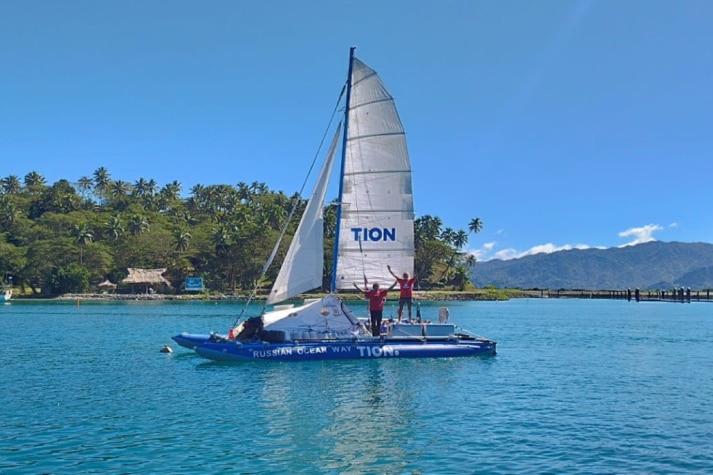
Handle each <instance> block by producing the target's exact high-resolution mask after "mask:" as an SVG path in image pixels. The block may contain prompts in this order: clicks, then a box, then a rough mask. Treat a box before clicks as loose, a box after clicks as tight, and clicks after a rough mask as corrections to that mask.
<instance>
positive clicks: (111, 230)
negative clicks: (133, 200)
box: [104, 214, 124, 240]
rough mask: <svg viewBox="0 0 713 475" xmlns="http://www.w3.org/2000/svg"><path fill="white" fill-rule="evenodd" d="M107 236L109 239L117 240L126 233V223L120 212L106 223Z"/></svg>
mask: <svg viewBox="0 0 713 475" xmlns="http://www.w3.org/2000/svg"><path fill="white" fill-rule="evenodd" d="M104 226H105V229H106V233H107V236H109V239H112V240H117V239H119V237H121V235H122V234H124V225H123V223H122V222H121V218H120V217H119V215H118V214H115V215H113V216H110V217H109V220H108V221H107V222H106V223H104Z"/></svg>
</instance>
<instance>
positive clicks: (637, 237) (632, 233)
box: [468, 223, 678, 262]
mask: <svg viewBox="0 0 713 475" xmlns="http://www.w3.org/2000/svg"><path fill="white" fill-rule="evenodd" d="M676 226H678V224H677V223H671V224H670V225H669V226H668V227H670V228H674V227H676ZM663 230H664V228H663V227H661V226H659V225H658V224H647V225H646V226H641V227H638V228H629V229H627V230H626V231H622V232H620V233H619V237H633V240H632V241H630V242H628V243H626V244H623V245H621V246H619V247H625V246H634V245H636V244H641V243H644V242H649V241H655V239H654V238H653V233H655V232H657V231H663ZM496 247H497V242H496V241H493V242H489V243H486V244H483V246H482V247H481V248H480V249H475V250H472V251H468V252H470V253H471V254H473V255H474V256H475V258H476V259H477V260H478V261H481V262H484V261H489V260H492V259H500V260H503V261H507V260H510V259H518V258H520V257H525V256H532V255H534V254H551V253H553V252H558V251H568V250H571V249H591V248H595V249H606V247H604V246H590V245H588V244H563V245H561V246H557V245H555V244H552V243H547V244H538V245H537V246H533V247H531V248H530V249H528V250H527V251H524V252H521V251H518V250H517V249H513V248H508V249H501V250H499V251H495V249H496Z"/></svg>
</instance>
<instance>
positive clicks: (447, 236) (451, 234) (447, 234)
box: [441, 228, 456, 246]
mask: <svg viewBox="0 0 713 475" xmlns="http://www.w3.org/2000/svg"><path fill="white" fill-rule="evenodd" d="M455 237H456V232H455V231H454V230H453V228H446V229H444V230H443V232H442V233H441V241H443V242H445V243H446V244H448V245H449V246H452V245H453V241H454V240H455Z"/></svg>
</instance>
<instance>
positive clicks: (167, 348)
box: [160, 345, 173, 353]
mask: <svg viewBox="0 0 713 475" xmlns="http://www.w3.org/2000/svg"><path fill="white" fill-rule="evenodd" d="M160 351H161V353H173V350H172V349H171V347H170V346H168V345H164V346H163V348H161V350H160Z"/></svg>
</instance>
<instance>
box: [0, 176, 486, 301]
mask: <svg viewBox="0 0 713 475" xmlns="http://www.w3.org/2000/svg"><path fill="white" fill-rule="evenodd" d="M182 191H183V190H182V186H181V184H180V183H179V182H178V181H173V182H170V183H167V184H165V185H163V186H159V185H158V184H157V183H156V181H155V180H153V179H146V178H139V179H137V180H136V181H135V182H134V183H129V182H126V181H122V180H112V178H111V174H110V173H109V171H108V170H107V169H106V168H105V167H100V168H98V169H96V170H95V171H94V173H93V174H92V175H91V176H83V177H81V178H79V179H78V180H77V181H76V182H70V181H69V180H67V179H61V180H58V181H56V182H55V183H53V184H51V185H49V184H47V182H46V180H45V178H44V177H43V176H42V175H40V174H39V173H38V172H36V171H31V172H30V173H28V174H27V175H25V177H24V179H20V178H19V177H18V176H16V175H10V176H6V177H4V178H1V179H0V276H5V280H6V281H10V280H11V281H12V282H13V284H14V285H15V286H16V287H18V286H19V287H21V288H23V289H24V288H29V289H31V291H32V293H33V294H44V295H56V294H62V293H81V292H87V291H89V290H90V289H91V288H93V287H95V286H96V285H97V284H98V283H99V282H101V281H103V280H105V279H109V280H111V281H112V282H115V283H117V282H121V280H122V279H123V278H125V277H126V275H127V268H129V267H135V268H164V267H165V268H167V269H168V271H167V273H166V274H165V275H166V277H167V278H168V279H169V280H170V281H171V282H174V283H176V284H177V286H178V284H179V283H181V282H183V279H184V278H185V277H187V276H198V277H203V279H204V282H205V285H206V288H208V289H210V290H211V291H217V292H224V293H225V292H228V293H232V292H235V291H245V290H248V289H252V288H253V287H255V286H256V285H258V284H259V285H261V286H264V287H266V288H268V287H269V285H270V283H271V282H272V281H273V280H274V279H275V278H276V276H277V272H278V270H279V263H280V262H281V260H282V258H284V254H285V252H286V250H287V247H288V246H289V242H290V239H289V237H291V236H292V235H293V234H294V232H295V230H296V228H297V224H298V221H299V220H298V219H293V220H292V222H290V223H289V226H288V228H287V237H288V238H286V239H283V241H282V244H281V246H280V250H279V252H278V256H277V258H276V260H275V263H274V264H273V265H272V266H271V268H270V269H268V272H267V275H266V276H265V278H264V279H263V281H260V277H261V274H262V267H263V265H264V263H265V261H266V259H267V258H268V256H269V254H270V252H271V251H272V248H273V247H274V244H275V242H277V239H278V236H279V232H280V230H281V228H282V226H283V225H284V223H285V221H286V220H287V218H288V215H289V213H290V210H291V209H292V208H293V206H296V209H295V215H296V216H299V215H301V213H302V211H303V210H304V207H305V206H306V200H304V199H302V198H301V197H300V196H299V194H294V195H292V196H287V195H286V194H285V193H283V192H282V191H272V190H270V189H269V188H268V186H267V185H266V184H265V183H261V182H253V183H251V184H247V183H243V182H240V183H238V184H237V185H235V186H232V185H200V184H198V185H195V186H193V187H192V188H191V190H190V195H189V196H188V197H185V198H184V197H182V196H181V192H182ZM324 217H325V226H324V232H325V260H326V262H330V261H331V258H332V253H333V245H334V237H335V232H336V204H335V203H334V202H333V203H329V204H327V205H326V206H325V208H324ZM482 227H483V223H482V221H481V220H480V219H479V218H474V219H472V220H471V221H470V223H469V224H468V232H466V231H464V230H454V229H451V228H443V222H442V221H441V219H440V218H438V217H436V216H430V215H424V216H421V217H418V218H417V219H416V221H415V223H414V230H415V245H416V254H415V272H416V273H417V275H418V276H419V279H420V284H421V286H422V288H447V287H449V286H452V287H454V288H457V289H464V288H466V286H468V285H470V281H469V279H468V274H469V267H470V266H472V265H474V264H475V257H474V256H473V255H471V254H467V253H465V252H463V249H464V248H465V246H466V244H467V242H468V236H469V233H470V232H472V233H478V232H480V230H481V229H482ZM330 280H331V266H325V270H324V282H325V286H326V287H328V282H330ZM326 287H325V288H326ZM176 291H180V288H179V289H176Z"/></svg>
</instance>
